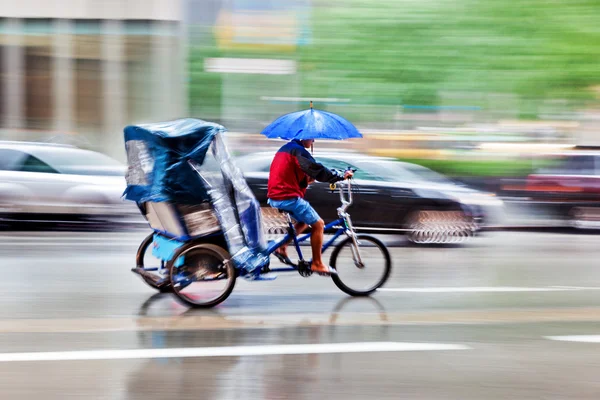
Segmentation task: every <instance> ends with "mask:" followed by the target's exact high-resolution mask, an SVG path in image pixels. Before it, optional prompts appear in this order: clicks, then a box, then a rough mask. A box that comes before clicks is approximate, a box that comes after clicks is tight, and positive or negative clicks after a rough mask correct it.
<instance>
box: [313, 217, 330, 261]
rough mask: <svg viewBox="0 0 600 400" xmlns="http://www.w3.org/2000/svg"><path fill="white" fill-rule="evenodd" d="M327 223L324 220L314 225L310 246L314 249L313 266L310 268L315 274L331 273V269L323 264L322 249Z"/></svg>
mask: <svg viewBox="0 0 600 400" xmlns="http://www.w3.org/2000/svg"><path fill="white" fill-rule="evenodd" d="M324 229H325V222H323V220H322V219H320V220H318V221H317V222H316V223H315V224H313V225H312V234H311V236H310V246H311V247H312V256H313V257H312V265H311V267H310V269H311V270H313V271H314V272H329V267H328V266H326V265H325V264H323V260H322V258H321V248H322V247H323V233H324Z"/></svg>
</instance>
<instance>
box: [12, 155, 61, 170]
mask: <svg viewBox="0 0 600 400" xmlns="http://www.w3.org/2000/svg"><path fill="white" fill-rule="evenodd" d="M19 170H20V171H22V172H41V173H47V174H55V173H56V170H55V169H54V168H52V167H51V166H49V165H48V164H46V163H45V162H43V161H42V160H40V159H39V158H37V157H34V156H31V155H29V156H27V158H26V159H25V161H24V162H23V164H22V165H21V168H20V169H19Z"/></svg>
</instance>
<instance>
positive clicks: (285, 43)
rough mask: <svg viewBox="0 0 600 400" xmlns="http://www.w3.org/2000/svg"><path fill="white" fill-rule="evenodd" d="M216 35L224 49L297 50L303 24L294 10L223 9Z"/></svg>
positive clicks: (216, 27)
mask: <svg viewBox="0 0 600 400" xmlns="http://www.w3.org/2000/svg"><path fill="white" fill-rule="evenodd" d="M215 36H216V38H217V43H218V45H219V47H220V48H221V49H224V50H247V49H251V50H256V49H259V50H260V49H265V50H269V51H294V50H296V46H297V43H298V39H299V36H300V24H299V22H298V18H297V16H296V15H295V13H294V12H292V11H248V10H244V11H236V12H229V11H222V12H221V13H220V14H219V17H218V19H217V23H216V26H215Z"/></svg>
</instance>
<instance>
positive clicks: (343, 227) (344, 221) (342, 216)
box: [267, 182, 362, 272]
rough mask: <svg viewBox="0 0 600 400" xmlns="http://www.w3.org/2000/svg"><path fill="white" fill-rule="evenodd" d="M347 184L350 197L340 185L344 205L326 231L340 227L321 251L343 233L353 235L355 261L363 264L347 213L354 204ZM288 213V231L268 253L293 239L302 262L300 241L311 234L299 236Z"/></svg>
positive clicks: (279, 270)
mask: <svg viewBox="0 0 600 400" xmlns="http://www.w3.org/2000/svg"><path fill="white" fill-rule="evenodd" d="M346 186H347V188H348V199H346V198H345V197H344V189H343V188H342V187H340V200H341V203H342V205H341V207H339V208H338V210H337V211H338V215H339V218H338V219H336V220H335V221H333V222H330V223H329V224H327V225H325V228H324V231H325V232H327V231H329V230H331V229H332V228H335V227H336V226H338V229H337V230H336V231H335V233H334V235H333V237H332V238H331V239H329V240H328V241H327V242H325V243H324V244H323V247H322V248H321V253H325V252H326V251H327V249H328V248H329V247H331V246H332V245H333V243H334V242H335V241H336V240H337V239H338V238H339V237H340V236H342V235H343V234H346V235H348V236H349V237H351V238H352V239H353V241H354V246H353V248H352V252H353V256H354V259H355V262H356V263H357V264H360V265H362V259H361V256H360V251H359V250H358V241H357V240H356V234H355V233H354V228H353V226H352V222H351V219H350V215H349V214H348V213H346V210H347V209H348V207H350V205H351V204H352V189H351V185H350V182H347V183H346ZM331 188H332V190H335V186H333V185H332V186H331ZM286 215H287V222H288V232H287V234H286V235H285V237H284V238H283V239H281V240H280V241H278V242H275V243H272V244H271V245H269V247H268V248H267V253H268V254H273V253H274V252H275V250H277V249H278V248H280V247H281V246H283V245H284V244H285V243H288V242H290V241H293V242H294V247H295V248H296V252H297V253H298V257H299V260H300V261H301V262H302V261H305V260H304V256H303V255H302V249H301V248H300V243H302V242H305V241H306V240H308V239H309V238H310V237H311V234H310V233H307V234H305V235H302V236H300V237H298V236H297V235H296V231H295V229H294V224H293V223H292V220H291V218H290V216H289V214H286ZM355 252H356V253H355ZM297 269H298V268H297V266H290V267H279V268H270V269H269V270H270V271H271V272H286V271H296V270H297Z"/></svg>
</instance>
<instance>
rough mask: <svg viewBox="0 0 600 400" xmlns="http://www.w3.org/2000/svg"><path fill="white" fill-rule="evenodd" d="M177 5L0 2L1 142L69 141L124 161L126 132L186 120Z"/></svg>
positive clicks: (160, 1) (105, 0) (129, 0)
mask: <svg viewBox="0 0 600 400" xmlns="http://www.w3.org/2000/svg"><path fill="white" fill-rule="evenodd" d="M181 4H182V3H181V2H179V1H177V0H20V1H5V2H2V3H1V4H0V139H3V140H57V141H58V140H62V141H69V142H73V143H79V144H80V145H82V146H85V147H88V148H93V149H95V150H99V151H102V152H104V153H107V154H109V155H112V156H114V157H116V158H119V159H123V157H124V152H123V144H122V143H123V142H122V131H123V127H124V126H125V125H127V124H131V123H139V122H148V121H158V120H164V119H170V118H177V117H181V116H185V115H186V112H187V91H186V80H187V68H186V54H185V52H186V40H185V37H186V35H185V32H184V29H185V28H184V25H183V24H182V18H183V14H184V13H183V12H182V6H181Z"/></svg>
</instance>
